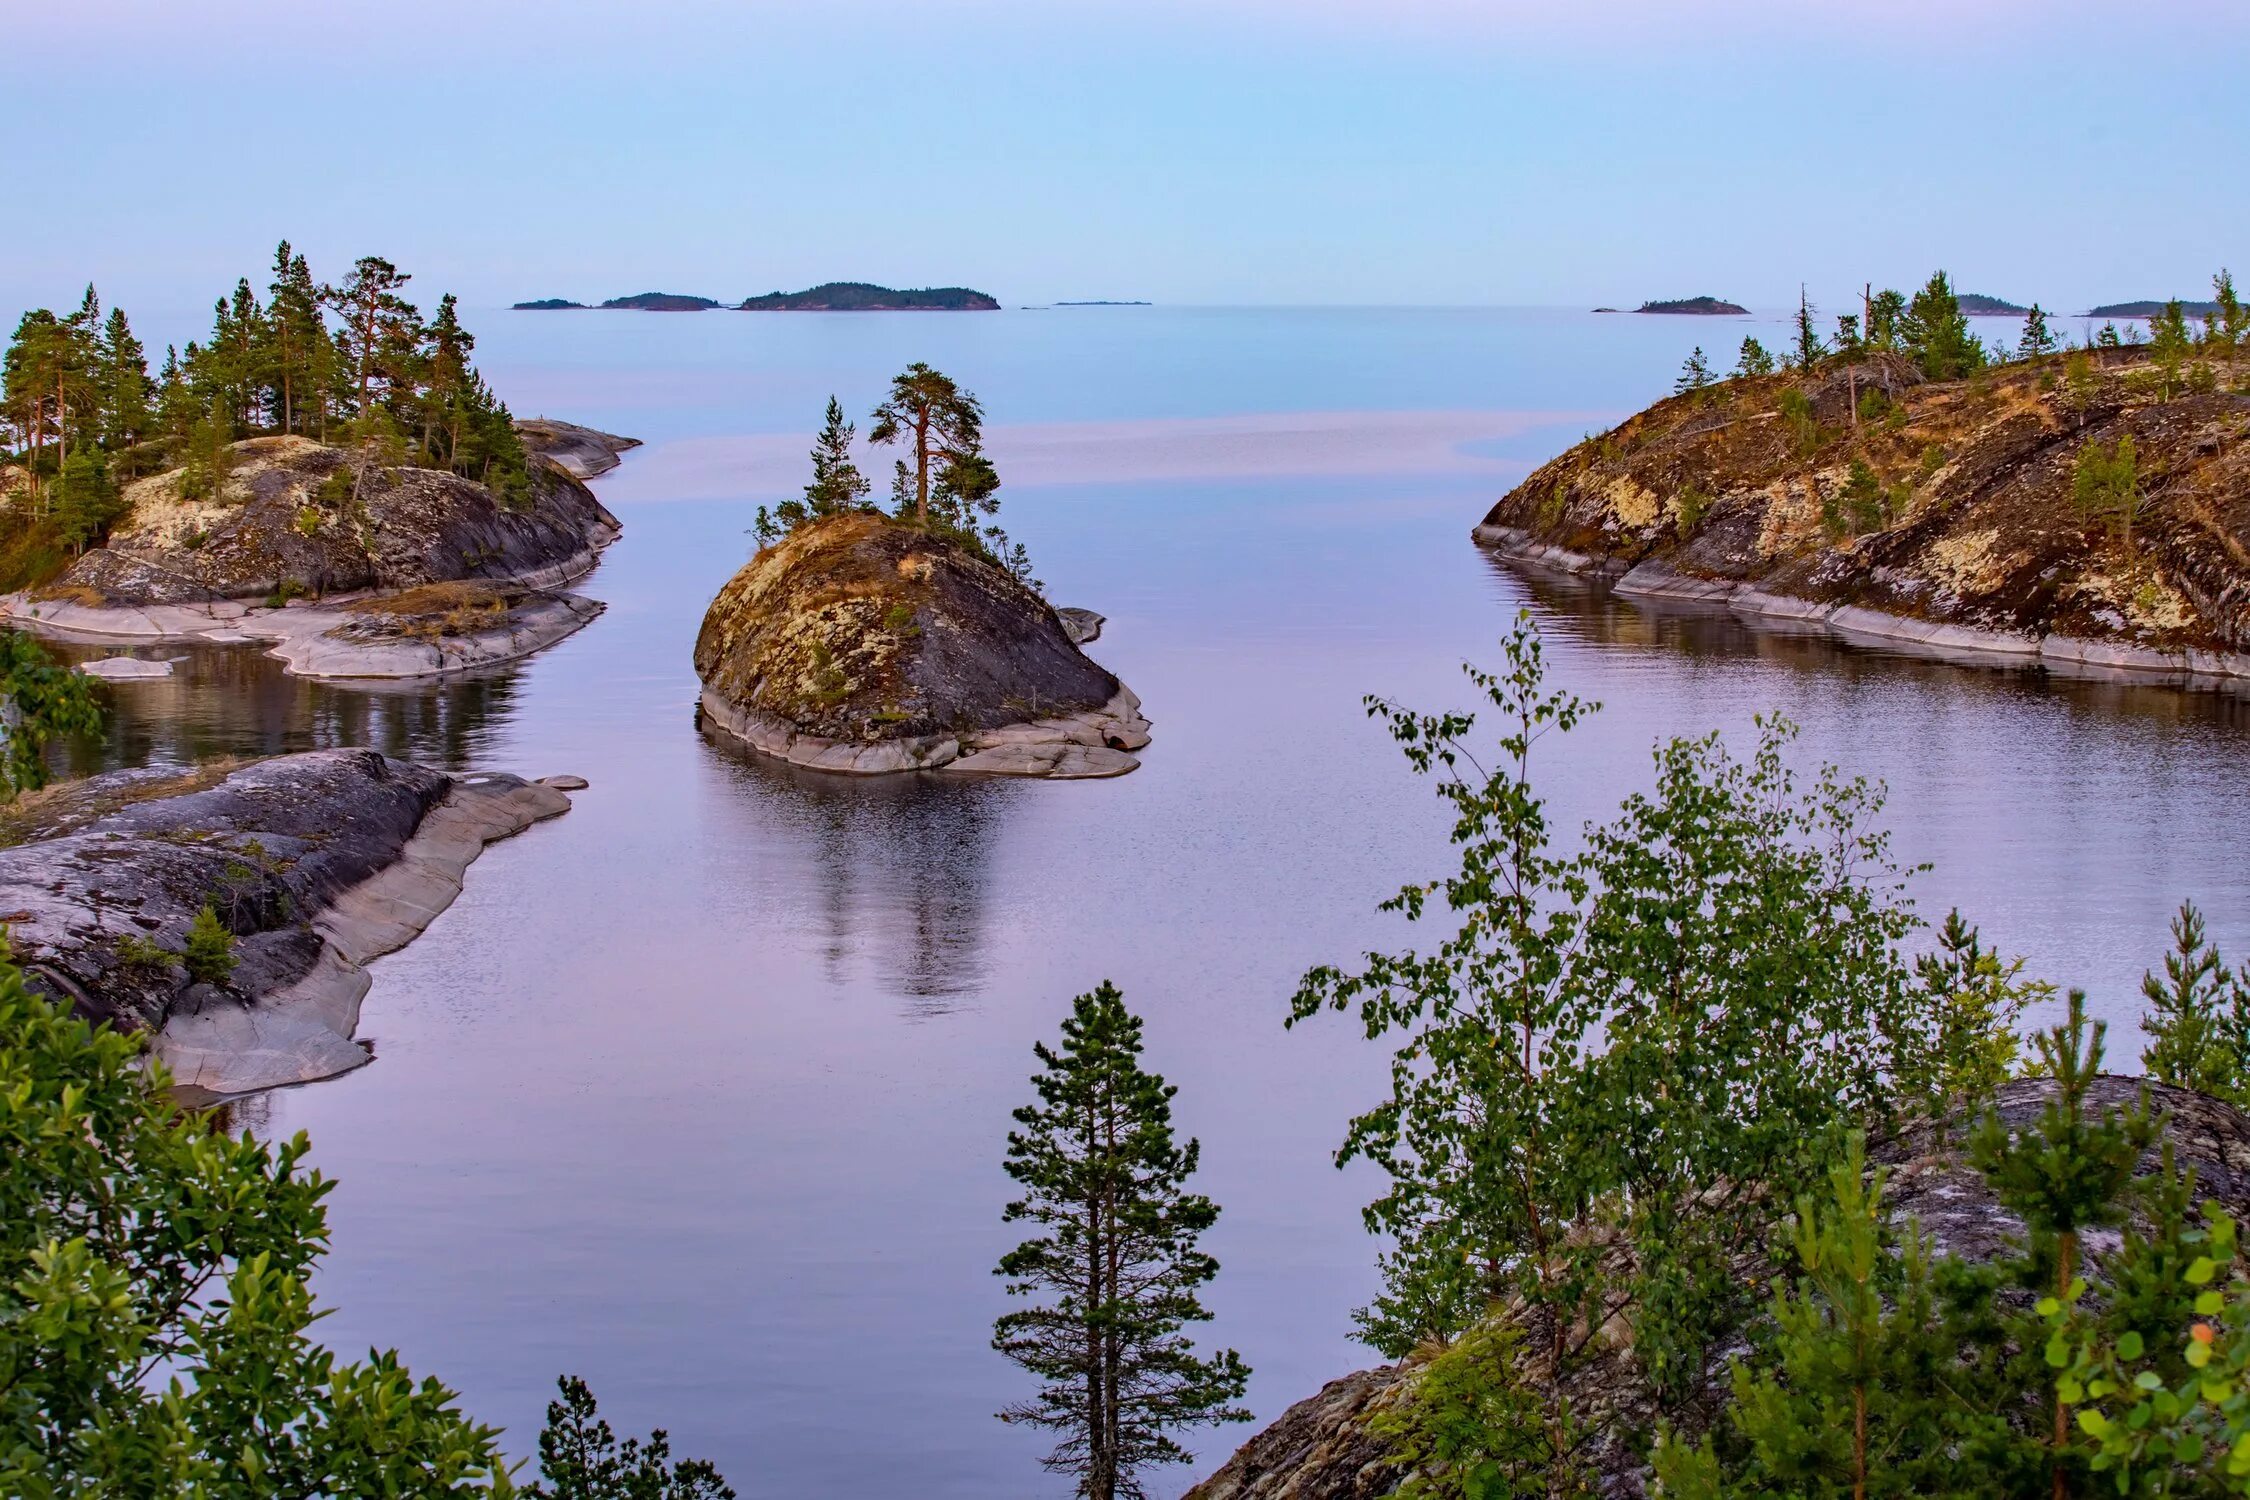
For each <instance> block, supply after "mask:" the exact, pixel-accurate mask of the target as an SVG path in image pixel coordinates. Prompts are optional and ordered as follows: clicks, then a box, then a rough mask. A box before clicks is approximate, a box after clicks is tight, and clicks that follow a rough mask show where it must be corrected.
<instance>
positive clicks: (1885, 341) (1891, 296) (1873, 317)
mask: <svg viewBox="0 0 2250 1500" xmlns="http://www.w3.org/2000/svg"><path fill="white" fill-rule="evenodd" d="M1905 330H1906V298H1905V296H1904V295H1903V294H1901V293H1899V292H1896V291H1892V290H1889V289H1885V290H1883V291H1880V292H1877V293H1876V294H1875V295H1874V296H1873V297H1870V298H1869V299H1868V301H1867V342H1868V346H1869V347H1870V348H1875V349H1896V348H1898V347H1900V345H1901V343H1902V341H1903V339H1904V337H1905Z"/></svg>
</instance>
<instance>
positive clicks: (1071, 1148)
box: [992, 982, 1250, 1500]
mask: <svg viewBox="0 0 2250 1500" xmlns="http://www.w3.org/2000/svg"><path fill="white" fill-rule="evenodd" d="M1034 1051H1035V1052H1036V1054H1037V1056H1038V1058H1039V1062H1040V1066H1041V1071H1040V1072H1039V1073H1038V1074H1036V1075H1034V1077H1033V1079H1032V1086H1033V1087H1034V1088H1035V1089H1036V1090H1037V1091H1038V1095H1039V1099H1038V1102H1037V1103H1035V1104H1029V1105H1026V1106H1024V1107H1023V1108H1021V1109H1018V1110H1017V1111H1016V1112H1015V1120H1016V1124H1017V1126H1018V1127H1019V1128H1018V1129H1016V1130H1013V1131H1011V1132H1009V1135H1008V1153H1007V1163H1006V1165H1007V1172H1008V1175H1009V1176H1010V1177H1012V1178H1014V1179H1015V1181H1016V1182H1017V1183H1018V1184H1019V1185H1020V1186H1021V1187H1022V1189H1023V1196H1022V1197H1021V1198H1019V1199H1017V1200H1016V1201H1015V1202H1013V1203H1010V1204H1009V1205H1008V1208H1007V1212H1006V1214H1005V1218H1006V1220H1007V1222H1009V1223H1019V1222H1029V1223H1031V1224H1034V1225H1036V1226H1038V1228H1039V1231H1040V1232H1039V1233H1038V1234H1037V1235H1036V1236H1035V1237H1034V1238H1031V1239H1028V1240H1025V1241H1024V1242H1023V1243H1022V1244H1020V1245H1018V1246H1016V1248H1015V1249H1013V1250H1011V1251H1009V1252H1008V1253H1007V1254H1006V1255H1005V1256H1002V1257H1001V1260H1000V1264H999V1267H998V1269H997V1271H996V1273H995V1274H997V1275H1000V1276H1003V1277H1005V1278H1007V1282H1008V1290H1009V1292H1010V1294H1012V1295H1015V1296H1024V1297H1037V1298H1044V1299H1048V1300H1045V1301H1043V1302H1042V1303H1041V1304H1040V1305H1038V1306H1034V1307H1028V1308H1022V1309H1018V1310H1016V1311H1013V1312H1009V1313H1006V1314H1003V1315H1002V1316H1001V1317H1000V1319H999V1321H998V1322H997V1323H995V1324H994V1326H993V1337H992V1344H993V1347H994V1348H995V1349H997V1350H999V1351H1000V1352H1001V1353H1002V1354H1005V1355H1006V1356H1007V1357H1008V1358H1009V1359H1011V1360H1013V1361H1015V1362H1016V1363H1017V1364H1019V1365H1021V1366H1023V1368H1024V1369H1026V1370H1028V1371H1030V1372H1031V1373H1032V1374H1033V1375H1036V1376H1038V1377H1039V1378H1040V1379H1041V1380H1042V1381H1044V1382H1045V1385H1044V1386H1043V1387H1042V1388H1041V1390H1040V1392H1039V1394H1038V1395H1037V1396H1036V1397H1035V1398H1033V1399H1032V1400H1029V1401H1025V1402H1021V1403H1018V1404H1016V1405H1014V1406H1011V1407H1009V1408H1008V1409H1007V1410H1005V1411H1003V1412H1001V1413H1000V1418H1001V1420H1002V1421H1005V1422H1022V1423H1026V1424H1028V1425H1031V1426H1034V1427H1043V1428H1047V1429H1049V1430H1051V1431H1055V1432H1059V1433H1060V1434H1061V1435H1062V1439H1061V1442H1060V1443H1059V1444H1058V1445H1057V1446H1056V1448H1055V1450H1054V1451H1053V1452H1052V1453H1050V1454H1048V1455H1047V1457H1046V1458H1045V1459H1044V1460H1042V1462H1043V1463H1044V1465H1045V1467H1046V1468H1048V1469H1049V1470H1051V1471H1054V1472H1057V1473H1063V1474H1069V1475H1072V1476H1073V1477H1074V1478H1075V1479H1076V1481H1077V1487H1078V1488H1077V1493H1078V1494H1079V1495H1081V1496H1084V1497H1087V1500H1116V1497H1119V1496H1124V1497H1134V1500H1137V1497H1141V1496H1143V1495H1145V1494H1146V1490H1145V1489H1144V1488H1143V1487H1142V1484H1141V1480H1140V1470H1141V1469H1142V1468H1144V1467H1146V1466H1148V1465H1151V1464H1163V1463H1180V1462H1184V1461H1186V1459H1187V1458H1188V1456H1189V1455H1188V1453H1187V1451H1186V1450H1185V1449H1183V1448H1182V1447H1181V1446H1180V1445H1179V1444H1178V1443H1177V1442H1176V1441H1174V1440H1173V1439H1172V1437H1171V1436H1170V1435H1169V1434H1170V1433H1171V1431H1173V1430H1175V1429H1178V1428H1182V1427H1190V1426H1197V1425H1203V1424H1208V1423H1217V1422H1236V1421H1245V1420H1248V1418H1249V1415H1250V1414H1249V1413H1248V1412H1247V1411H1244V1410H1242V1409H1241V1408H1240V1407H1238V1406H1236V1405H1235V1404H1234V1403H1235V1402H1236V1401H1238V1400H1239V1399H1240V1398H1241V1395H1242V1391H1243V1387H1244V1385H1245V1384H1246V1383H1247V1382H1248V1380H1249V1375H1250V1372H1249V1369H1248V1367H1246V1366H1245V1365H1244V1364H1243V1363H1242V1359H1241V1357H1240V1356H1239V1355H1237V1354H1236V1353H1235V1352H1234V1351H1233V1350H1231V1349H1229V1350H1224V1351H1222V1352H1220V1353H1218V1354H1216V1355H1214V1356H1211V1357H1208V1358H1206V1357H1204V1356H1201V1355H1199V1354H1197V1353H1196V1352H1195V1350H1194V1348H1193V1346H1192V1345H1190V1343H1189V1342H1188V1340H1187V1339H1186V1338H1185V1337H1184V1336H1183V1335H1182V1333H1181V1329H1182V1328H1184V1327H1185V1326H1186V1325H1187V1324H1189V1323H1196V1322H1202V1321H1205V1320H1206V1319H1208V1318H1209V1317H1210V1314H1209V1313H1208V1312H1207V1311H1205V1309H1204V1307H1203V1304H1202V1302H1201V1301H1200V1300H1199V1299H1198V1296H1197V1291H1198V1289H1199V1288H1200V1287H1202V1286H1203V1284H1204V1283H1206V1282H1208V1281H1209V1280H1210V1279H1211V1278H1212V1277H1213V1276H1214V1275H1216V1274H1217V1272H1218V1269H1219V1263H1218V1262H1217V1261H1216V1260H1214V1259H1213V1258H1212V1257H1211V1256H1210V1255H1208V1254H1206V1253H1205V1252H1204V1251H1202V1250H1200V1249H1198V1248H1197V1244H1196V1242H1197V1240H1198V1239H1199V1238H1200V1237H1201V1235H1202V1234H1203V1232H1204V1231H1205V1230H1207V1229H1209V1228H1210V1227H1211V1225H1212V1223H1213V1222H1214V1221H1215V1220H1216V1219H1217V1218H1218V1216H1219V1210H1218V1207H1217V1205H1215V1204H1213V1203H1212V1202H1211V1200H1210V1199H1208V1198H1205V1197H1203V1196H1201V1195H1200V1194H1196V1193H1191V1192H1189V1191H1187V1181H1188V1179H1189V1178H1190V1177H1191V1176H1193V1175H1194V1173H1195V1168H1196V1158H1197V1155H1198V1150H1197V1145H1196V1143H1195V1142H1194V1141H1193V1140H1190V1141H1189V1142H1187V1144H1186V1145H1184V1146H1182V1145H1180V1144H1178V1143H1177V1142H1176V1141H1175V1140H1174V1138H1173V1134H1172V1097H1173V1095H1174V1094H1175V1093H1177V1092H1178V1091H1177V1090H1176V1089H1174V1088H1173V1087H1171V1086H1170V1085H1168V1084H1166V1083H1165V1082H1164V1080H1163V1079H1162V1078H1160V1077H1158V1076H1156V1075H1155V1074H1153V1073H1149V1072H1146V1071H1144V1070H1143V1069H1142V1067H1141V1065H1140V1053H1141V1022H1140V1019H1139V1017H1137V1016H1135V1015H1134V1014H1133V1013H1132V1012H1131V1011H1130V1010H1128V1009H1126V1007H1125V1001H1124V997H1123V996H1122V995H1120V994H1119V993H1118V991H1117V989H1116V987H1115V986H1114V985H1111V984H1108V983H1107V982H1105V983H1103V984H1102V985H1101V987H1100V988H1098V989H1096V990H1095V991H1094V992H1093V993H1091V994H1087V995H1080V996H1079V997H1078V998H1077V999H1076V1000H1075V1001H1074V1002H1073V1003H1072V1014H1071V1016H1070V1018H1069V1019H1068V1020H1066V1021H1064V1022H1063V1026H1062V1046H1061V1047H1060V1049H1057V1048H1052V1047H1049V1046H1048V1045H1047V1044H1046V1043H1044V1042H1041V1043H1038V1044H1036V1045H1035V1047H1034Z"/></svg>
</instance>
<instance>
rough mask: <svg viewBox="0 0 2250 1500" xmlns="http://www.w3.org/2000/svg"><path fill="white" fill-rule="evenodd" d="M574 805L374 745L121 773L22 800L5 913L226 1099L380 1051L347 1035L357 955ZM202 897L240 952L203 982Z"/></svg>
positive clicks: (63, 972)
mask: <svg viewBox="0 0 2250 1500" xmlns="http://www.w3.org/2000/svg"><path fill="white" fill-rule="evenodd" d="M569 805H570V802H569V798H567V797H566V796H564V795H563V793H562V792H561V791H560V790H557V789H555V788H552V787H547V786H538V785H533V784H530V783H526V782H523V781H520V780H518V779H517V778H515V777H502V776H480V777H470V778H457V777H452V776H448V775H446V774H445V773H443V772H441V771H435V770H431V769H430V768H428V767H426V766H418V765H412V764H409V763H406V762H403V761H396V760H392V759H390V758H389V757H387V756H384V755H380V754H378V753H376V752H375V751H372V750H321V751H312V752H308V753H304V754H299V755H287V756H280V757H277V758H274V759H272V760H265V761H259V762H255V763H252V764H250V765H247V766H243V767H240V768H238V769H237V768H231V767H227V766H217V767H211V768H206V769H201V770H196V771H190V772H169V771H161V770H131V771H113V772H109V773H106V774H104V775H101V776H96V777H92V778H89V779H88V780H86V781H83V782H76V783H71V784H68V785H65V786H61V787H57V788H53V789H51V790H50V791H48V792H44V793H38V794H34V795H32V796H30V797H27V798H25V799H24V800H23V802H22V803H21V804H20V805H18V806H17V807H15V808H12V809H10V810H9V816H8V825H7V831H8V834H9V836H10V837H11V838H14V839H18V840H22V841H21V842H17V843H14V844H13V845H12V846H11V847H7V848H0V922H5V924H6V926H7V929H8V938H9V942H10V943H11V945H12V946H13V949H14V952H15V956H16V959H17V962H18V963H20V964H21V965H22V967H23V970H24V972H25V974H26V976H27V977H28V978H29V979H30V980H31V982H32V983H33V984H34V985H35V986H36V987H38V988H41V989H43V990H45V991H46V992H48V993H49V994H50V995H51V996H53V997H55V998H56V999H58V1000H65V1001H68V1002H69V1003H70V1004H71V1005H72V1007H73V1008H74V1009H75V1010H76V1011H77V1012H78V1013H79V1014H80V1015H82V1016H84V1017H86V1018H87V1019H89V1020H93V1021H107V1022H109V1023H111V1024H113V1025H115V1026H117V1027H119V1028H121V1029H124V1030H128V1031H142V1032H150V1033H155V1034H156V1043H155V1050H156V1052H157V1055H159V1056H161V1057H165V1058H166V1060H167V1061H168V1062H172V1063H173V1064H174V1071H175V1073H179V1074H191V1075H192V1076H186V1077H183V1079H182V1081H183V1082H186V1083H188V1084H191V1085H196V1084H200V1085H201V1086H202V1088H203V1090H204V1091H205V1092H207V1093H211V1094H225V1093H239V1092H243V1091H246V1090H247V1089H251V1088H262V1087H270V1086H272V1085H274V1084H278V1083H294V1082H299V1081H301V1080H303V1079H306V1078H315V1077H324V1076H326V1075H327V1074H329V1073H335V1072H340V1071H343V1070H344V1069H345V1068H348V1067H354V1066H357V1065H358V1064H359V1063H362V1062H364V1061H366V1060H367V1054H366V1052H365V1049H363V1048H360V1047H358V1046H357V1045H356V1044H355V1043H353V1042H352V1041H351V1033H352V1028H353V1026H354V1024H355V1023H356V1021H357V1018H358V1010H359V1000H360V997H361V996H362V995H364V994H365V992H366V989H367V980H366V976H365V974H364V973H363V972H362V971H361V970H360V968H359V966H360V965H361V964H362V963H364V962H365V961H366V960H367V959H369V958H372V957H374V956H375V955H376V954H378V953H382V952H387V951H389V950H390V949H391V948H395V947H397V946H399V945H400V944H401V943H403V942H405V941H406V940H407V939H409V938H411V937H412V936H413V935H414V934H415V933H418V932H420V931H421V929H422V927H423V926H426V925H427V924H428V922H429V921H430V920H431V919H432V918H433V917H435V916H436V914H437V913H438V912H440V911H442V910H443V909H444V908H445V906H446V904H447V903H448V902H449V901H450V900H451V899H452V897H453V895H454V894H457V893H458V891H459V889H460V883H459V876H460V871H461V870H463V869H465V868H466V867H467V865H468V863H469V861H470V860H471V859H473V858H474V857H475V855H476V852H477V851H478V850H480V849H482V848H483V846H484V844H485V843H486V842H487V841H489V840H490V839H493V838H499V837H504V836H505V835H507V834H509V833H514V832H516V831H519V830H520V829H522V828H524V827H526V826H528V825H529V824H530V823H531V822H533V821H536V820H537V819H539V818H543V817H552V816H554V815H555V814H557V813H560V812H563V811H565V810H567V809H568V807H569ZM207 904H208V905H209V906H211V907H212V908H213V909H214V910H215V911H216V913H217V915H218V918H219V921H220V923H221V924H222V925H223V926H224V927H225V928H226V930H227V931H228V932H229V933H230V934H231V935H232V953H233V959H234V964H233V968H232V971H231V972H230V973H228V974H226V975H225V976H224V977H218V978H214V977H212V976H208V975H206V976H203V977H201V978H200V979H199V978H198V977H196V976H193V975H191V974H190V973H189V972H188V970H187V968H186V967H185V965H184V963H183V961H182V958H181V955H182V954H183V952H184V951H185V949H186V946H187V932H188V928H189V926H190V924H191V923H193V922H194V921H195V919H196V916H197V914H198V913H199V912H201V910H202V909H203V907H204V906H205V905H207ZM246 1049H253V1050H258V1051H260V1052H261V1054H262V1055H260V1056H256V1057H252V1058H248V1059H244V1058H242V1057H239V1056H236V1055H235V1054H237V1053H239V1052H242V1051H244V1050H246Z"/></svg>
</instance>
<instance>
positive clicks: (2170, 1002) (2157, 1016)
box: [2141, 901, 2250, 1106]
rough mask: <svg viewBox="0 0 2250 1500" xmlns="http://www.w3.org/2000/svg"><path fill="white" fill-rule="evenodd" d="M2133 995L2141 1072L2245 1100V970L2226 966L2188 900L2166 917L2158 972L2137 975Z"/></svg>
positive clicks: (2248, 1047)
mask: <svg viewBox="0 0 2250 1500" xmlns="http://www.w3.org/2000/svg"><path fill="white" fill-rule="evenodd" d="M2141 994H2142V996H2143V997H2144V998H2146V999H2147V1001H2148V1011H2147V1014H2146V1016H2145V1017H2144V1018H2143V1020H2142V1022H2141V1027H2142V1029H2143V1030H2144V1031H2146V1032H2147V1033H2148V1038H2149V1042H2148V1046H2147V1047H2146V1048H2144V1049H2143V1050H2142V1052H2141V1066H2142V1067H2143V1068H2145V1069H2146V1070H2147V1071H2148V1076H2149V1077H2151V1078H2153V1079H2155V1080H2156V1081H2157V1082H2158V1083H2169V1084H2174V1085H2177V1086H2178V1087H2180V1088H2183V1089H2194V1090H2195V1091H2196V1092H2197V1093H2199V1094H2209V1095H2211V1096H2212V1097H2213V1098H2216V1099H2225V1100H2227V1101H2229V1102H2230V1103H2233V1104H2236V1105H2240V1106H2250V969H2229V968H2228V967H2227V965H2226V960H2225V958H2224V957H2223V956H2222V955H2221V954H2220V952H2219V949H2218V945H2217V944H2215V943H2213V942H2212V941H2211V940H2210V938H2209V936H2208V934H2207V933H2206V931H2205V929H2204V925H2203V913H2202V912H2200V911H2198V910H2196V907H2195V903H2194V902H2192V901H2187V902H2182V903H2181V905H2180V909H2179V912H2178V914H2177V915H2175V916H2174V917H2173V918H2172V951H2171V952H2170V953H2167V954H2166V955H2164V973H2163V976H2162V977H2161V978H2159V977H2158V976H2157V975H2156V974H2154V973H2149V974H2144V975H2142V976H2141Z"/></svg>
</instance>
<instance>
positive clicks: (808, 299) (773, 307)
mask: <svg viewBox="0 0 2250 1500" xmlns="http://www.w3.org/2000/svg"><path fill="white" fill-rule="evenodd" d="M740 305H741V308H742V310H743V311H744V312H998V311H999V310H1000V304H999V303H998V302H997V301H996V300H994V299H993V298H992V297H991V296H989V295H987V294H986V293H984V292H976V291H971V290H970V289H969V288H967V287H965V286H926V287H915V288H911V289H909V290H906V291H894V290H893V289H891V288H890V287H887V286H874V285H871V284H870V283H868V282H864V281H824V282H822V283H821V284H820V285H819V286H815V287H807V288H806V289H805V290H803V291H801V292H768V293H766V294H765V295H764V296H763V297H751V298H748V299H746V300H744V301H743V302H742V303H741V304H740Z"/></svg>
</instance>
